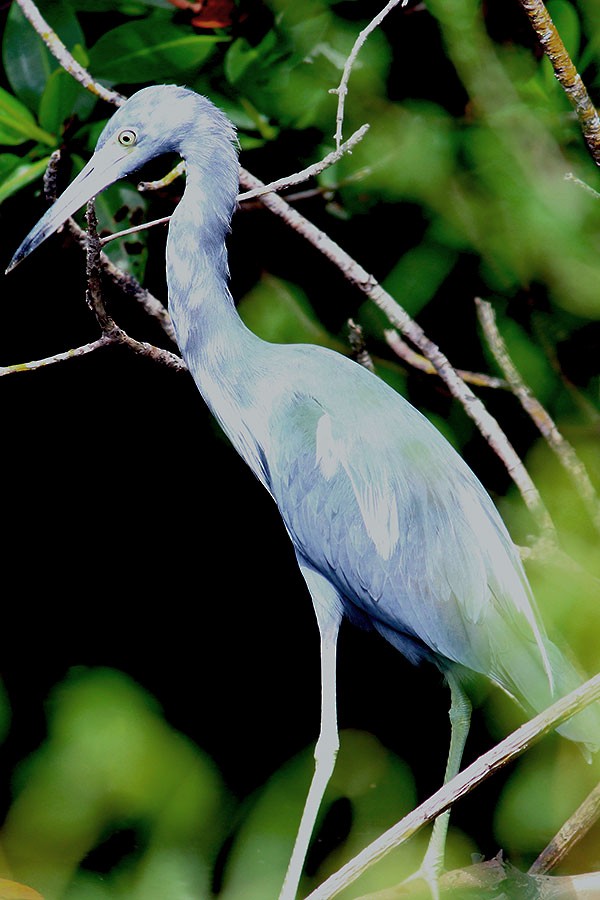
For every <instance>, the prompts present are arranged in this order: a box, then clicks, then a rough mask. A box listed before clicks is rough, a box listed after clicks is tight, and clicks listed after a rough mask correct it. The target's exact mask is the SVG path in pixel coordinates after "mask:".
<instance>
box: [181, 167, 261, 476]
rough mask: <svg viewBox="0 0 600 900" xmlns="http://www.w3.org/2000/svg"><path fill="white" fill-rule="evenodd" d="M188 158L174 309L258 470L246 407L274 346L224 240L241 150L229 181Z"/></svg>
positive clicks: (185, 347) (193, 364)
mask: <svg viewBox="0 0 600 900" xmlns="http://www.w3.org/2000/svg"><path fill="white" fill-rule="evenodd" d="M186 161H187V162H188V173H189V174H188V179H187V182H186V188H185V192H184V195H183V198H182V199H181V201H180V203H179V205H178V207H177V209H176V210H175V212H174V214H173V216H172V218H171V222H170V225H169V237H168V242H167V283H168V289H169V310H170V313H171V318H172V320H173V325H174V328H175V333H176V336H177V342H178V344H179V348H180V350H181V353H182V355H183V357H184V359H185V362H186V364H187V366H188V368H189V369H190V372H191V374H192V376H193V378H194V381H195V382H196V385H197V387H198V389H199V390H200V392H201V394H202V395H203V397H204V400H205V401H206V403H207V404H208V406H209V408H210V409H211V410H212V412H213V413H214V415H215V416H216V417H217V419H218V420H219V421H220V423H221V425H222V426H223V428H224V430H225V432H226V433H227V434H228V435H229V437H230V439H231V440H232V442H233V443H234V445H235V446H236V448H237V449H238V451H239V452H240V453H241V455H242V456H243V457H244V458H245V459H246V461H247V462H248V463H249V465H251V467H252V468H253V469H254V470H256V461H255V460H253V459H250V458H249V455H248V447H247V443H248V439H249V432H248V435H246V432H247V431H248V423H247V422H246V421H245V415H244V410H250V409H251V408H252V395H253V392H254V385H255V383H256V381H257V379H259V378H260V377H261V374H262V373H263V370H264V363H265V354H268V352H269V351H268V348H269V346H270V345H269V344H267V343H266V342H265V341H263V340H261V339H260V338H258V337H257V336H256V335H255V334H253V333H252V332H251V331H250V330H249V329H248V328H247V327H246V326H245V325H244V323H243V322H242V320H241V319H240V317H239V315H238V313H237V310H236V309H235V306H234V303H233V300H232V297H231V294H230V292H229V288H228V275H229V273H228V264H227V251H226V247H225V239H226V236H227V233H228V231H229V224H230V219H231V215H232V212H233V209H234V206H235V198H236V196H237V186H238V180H237V172H238V164H237V156H235V154H234V155H233V162H234V165H235V177H234V178H230V179H229V181H227V180H226V179H225V180H222V179H221V178H220V174H221V173H219V172H218V171H217V172H216V174H213V176H212V178H211V176H210V175H209V174H208V172H207V173H202V172H201V171H200V170H199V169H197V168H195V167H194V165H193V164H190V161H189V160H186ZM217 190H219V191H220V194H217V193H216V191H217ZM238 445H239V446H238ZM257 474H258V475H259V477H261V476H260V473H259V472H257Z"/></svg>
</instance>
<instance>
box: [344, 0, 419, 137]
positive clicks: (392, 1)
mask: <svg viewBox="0 0 600 900" xmlns="http://www.w3.org/2000/svg"><path fill="white" fill-rule="evenodd" d="M399 2H400V0H389V2H388V3H387V4H386V5H385V6H384V8H383V9H382V10H381V12H380V13H378V14H377V15H376V16H375V18H373V19H372V20H371V21H370V22H369V24H368V25H367V26H366V28H363V30H362V31H361V32H360V33H359V35H358V37H357V38H356V41H355V42H354V46H353V47H352V50H351V51H350V53H349V55H348V59H347V60H346V63H345V65H344V71H343V72H342V80H341V81H340V83H339V85H338V86H337V87H336V88H331V90H330V91H329V93H330V94H337V97H338V106H337V113H336V117H335V123H336V128H335V134H334V138H335V144H336V147H337V148H338V150H339V149H340V147H341V144H342V124H343V122H344V104H345V102H346V95H347V93H348V81H349V79H350V72H351V71H352V67H353V65H354V63H355V62H356V57H357V56H358V54H359V51H360V49H361V47H362V46H363V44H364V42H365V41H366V39H367V38H368V37H369V35H370V34H371V32H373V31H375V29H376V28H378V27H379V25H381V23H382V22H383V20H384V19H385V17H386V16H387V14H388V13H389V12H390V10H392V9H393V8H394V7H395V6H398V3H399ZM407 2H408V0H402V6H406V4H407Z"/></svg>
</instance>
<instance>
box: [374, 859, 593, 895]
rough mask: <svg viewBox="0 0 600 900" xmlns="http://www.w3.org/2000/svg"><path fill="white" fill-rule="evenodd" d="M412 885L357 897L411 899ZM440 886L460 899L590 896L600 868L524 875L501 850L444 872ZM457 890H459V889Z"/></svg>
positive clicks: (399, 885)
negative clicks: (510, 862) (585, 871)
mask: <svg viewBox="0 0 600 900" xmlns="http://www.w3.org/2000/svg"><path fill="white" fill-rule="evenodd" d="M413 885H414V888H415V889H416V890H419V891H420V893H419V894H418V896H419V897H422V896H423V894H422V891H421V886H420V885H419V882H418V881H415V882H402V883H401V884H398V885H396V886H395V887H392V888H387V889H386V890H383V891H377V893H375V894H374V893H372V892H371V893H369V894H368V895H367V896H364V897H358V898H357V900H411V897H412V896H413V894H414V890H413ZM440 888H441V890H442V893H443V894H444V896H445V892H446V891H448V892H450V891H451V892H452V896H453V897H457V896H459V897H460V900H482V897H489V898H491V897H505V898H508V897H532V898H533V897H535V898H536V900H567V898H568V900H593V898H596V900H597V898H598V896H600V894H599V893H598V892H599V891H600V872H590V873H588V874H585V875H563V876H548V875H533V874H531V873H528V874H527V875H525V874H524V873H523V872H519V871H518V869H515V868H514V866H511V865H510V864H509V863H507V862H504V861H503V860H502V858H501V856H500V854H499V855H498V856H497V857H496V858H495V859H490V860H487V861H486V862H481V863H476V864H475V865H473V866H468V867H467V868H465V869H455V870H454V871H452V872H444V874H443V875H442V876H441V878H440ZM459 892H460V893H459ZM415 900H416V898H415Z"/></svg>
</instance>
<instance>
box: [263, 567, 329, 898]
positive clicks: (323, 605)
mask: <svg viewBox="0 0 600 900" xmlns="http://www.w3.org/2000/svg"><path fill="white" fill-rule="evenodd" d="M300 569H301V571H302V574H303V575H304V578H305V580H306V583H307V585H308V588H309V590H310V593H311V596H312V599H313V604H314V607H315V613H316V615H317V622H318V625H319V632H320V635H321V729H320V732H319V739H318V741H317V743H316V746H315V769H314V773H313V777H312V781H311V783H310V788H309V790H308V796H307V798H306V801H305V804H304V810H303V812H302V818H301V820H300V827H299V829H298V833H297V835H296V842H295V844H294V850H293V852H292V857H291V859H290V862H289V865H288V869H287V872H286V876H285V881H284V883H283V887H282V889H281V893H280V895H279V900H295V897H296V894H297V892H298V885H299V883H300V878H301V877H302V869H303V867H304V860H305V859H306V854H307V852H308V845H309V843H310V839H311V836H312V833H313V830H314V827H315V821H316V819H317V815H318V813H319V808H320V806H321V801H322V800H323V794H324V793H325V789H326V787H327V785H328V783H329V779H330V778H331V774H332V772H333V769H334V767H335V760H336V756H337V752H338V749H339V746H340V742H339V737H338V729H337V709H336V648H337V637H338V631H339V628H340V622H341V619H342V613H341V606H340V603H339V598H338V596H337V594H336V593H335V591H334V590H333V588H332V587H331V585H330V584H329V583H328V582H327V581H326V580H325V579H324V578H323V577H322V576H321V575H318V574H317V573H316V572H314V571H313V570H312V569H307V568H306V567H304V566H303V565H302V564H300Z"/></svg>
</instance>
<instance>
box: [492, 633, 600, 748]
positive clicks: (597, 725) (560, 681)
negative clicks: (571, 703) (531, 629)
mask: <svg viewBox="0 0 600 900" xmlns="http://www.w3.org/2000/svg"><path fill="white" fill-rule="evenodd" d="M541 639H542V641H543V644H544V650H545V657H546V659H545V660H544V658H543V655H542V654H540V653H536V652H533V653H528V654H519V657H518V659H510V654H508V657H509V660H508V665H507V666H505V667H503V668H504V678H503V679H502V681H503V686H504V687H505V688H506V689H508V691H509V693H513V695H514V696H515V697H516V698H517V700H519V702H520V703H522V705H523V706H524V707H525V709H526V710H527V711H528V712H530V713H533V714H536V713H539V712H542V711H543V710H544V709H546V708H547V707H548V706H550V705H551V704H552V703H554V702H555V701H556V700H558V699H559V698H561V697H564V696H565V695H566V694H568V693H569V692H570V691H573V690H575V688H576V687H579V685H581V684H582V683H583V681H584V680H585V676H584V675H582V674H581V672H579V671H578V669H577V668H576V667H575V666H574V665H573V664H572V663H571V662H570V660H569V659H567V657H566V656H565V655H564V653H563V652H562V651H561V650H559V648H558V647H557V646H556V645H555V644H553V643H552V641H551V640H550V639H549V638H548V637H546V636H545V635H543V636H542V638H541ZM548 665H549V666H550V670H551V673H552V682H553V683H552V684H551V682H550V679H549V677H548V673H547V667H548ZM556 730H557V731H558V732H559V734H562V735H563V737H565V738H567V739H568V740H570V741H575V742H576V743H577V744H580V745H581V749H582V751H583V752H584V755H586V756H587V757H588V758H589V755H590V753H595V752H596V751H597V750H598V749H600V702H596V703H592V704H591V705H590V706H588V707H586V708H585V709H583V710H582V711H581V712H579V713H577V714H576V715H574V716H573V717H572V718H571V719H568V720H567V721H566V722H564V723H563V724H562V725H559V727H558V728H557V729H556Z"/></svg>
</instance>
